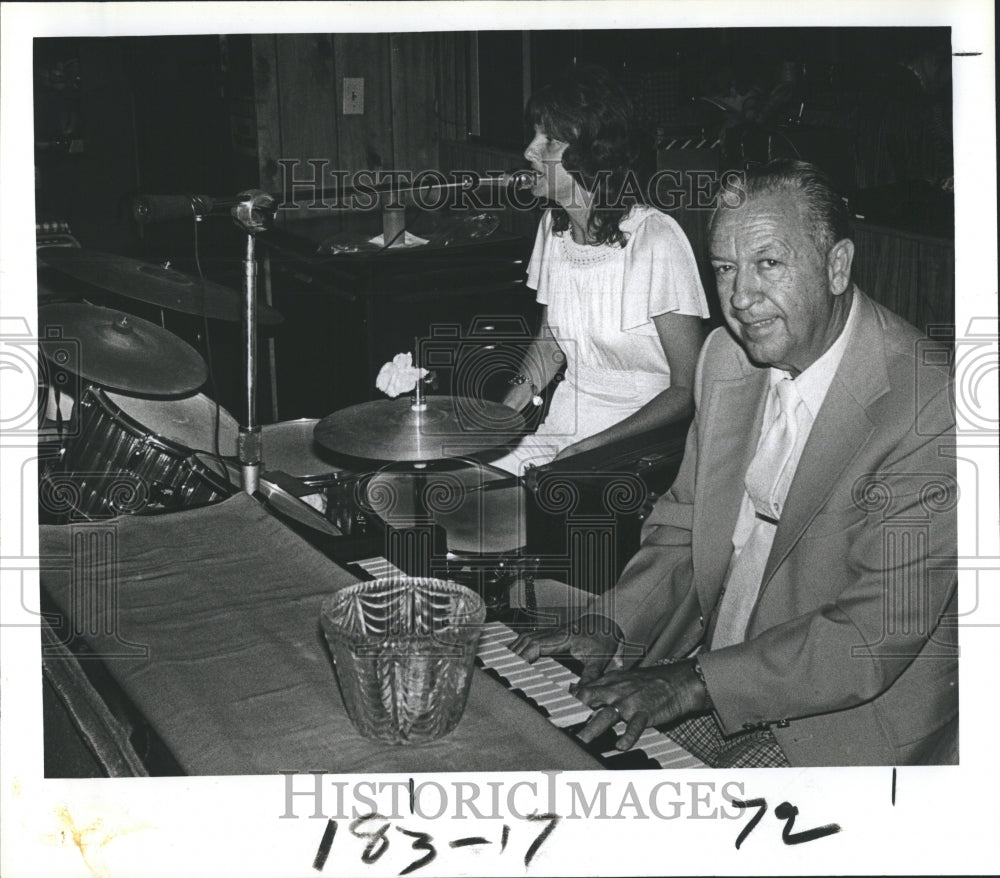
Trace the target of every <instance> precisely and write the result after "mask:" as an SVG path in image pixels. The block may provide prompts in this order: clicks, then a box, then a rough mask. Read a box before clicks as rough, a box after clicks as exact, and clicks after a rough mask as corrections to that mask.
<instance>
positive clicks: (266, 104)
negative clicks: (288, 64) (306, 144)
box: [250, 34, 283, 221]
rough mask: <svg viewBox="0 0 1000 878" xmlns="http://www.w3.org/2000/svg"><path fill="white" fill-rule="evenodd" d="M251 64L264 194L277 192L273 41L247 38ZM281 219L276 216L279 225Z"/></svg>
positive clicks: (257, 36)
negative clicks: (248, 39)
mask: <svg viewBox="0 0 1000 878" xmlns="http://www.w3.org/2000/svg"><path fill="white" fill-rule="evenodd" d="M250 48H251V54H252V64H253V97H254V105H255V109H256V113H257V159H258V167H259V180H258V185H259V186H260V188H261V189H263V190H264V191H265V192H278V191H279V190H280V188H281V174H280V171H281V168H280V167H279V166H278V159H279V158H281V157H282V155H283V152H282V147H281V101H280V99H279V97H278V56H277V37H276V36H275V35H273V34H254V35H253V36H251V38H250ZM280 219H281V215H280V214H279V221H280Z"/></svg>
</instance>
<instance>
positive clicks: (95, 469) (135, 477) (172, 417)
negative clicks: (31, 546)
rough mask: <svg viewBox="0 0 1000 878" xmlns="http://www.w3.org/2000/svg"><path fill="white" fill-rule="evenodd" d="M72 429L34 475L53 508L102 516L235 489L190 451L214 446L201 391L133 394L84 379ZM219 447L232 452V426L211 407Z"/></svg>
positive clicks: (204, 499)
mask: <svg viewBox="0 0 1000 878" xmlns="http://www.w3.org/2000/svg"><path fill="white" fill-rule="evenodd" d="M78 409H79V411H78V415H79V420H78V425H79V428H78V431H77V434H76V436H75V437H73V438H71V439H70V440H68V442H67V444H66V447H65V450H64V453H63V455H62V460H61V463H60V466H59V469H58V471H54V472H50V473H48V474H47V475H46V476H45V478H44V479H43V482H42V491H41V502H42V505H43V507H44V508H45V509H46V511H48V512H51V513H53V514H55V515H56V516H60V515H63V516H69V517H74V518H83V519H91V518H107V517H109V516H115V515H123V514H133V513H151V512H163V511H167V510H174V509H184V508H190V507H193V506H203V505H207V504H209V503H215V502H218V501H220V500H223V499H225V498H226V497H230V496H232V494H233V493H234V491H235V489H234V488H233V487H232V485H230V483H229V482H228V480H227V479H225V478H224V477H221V476H219V475H217V474H216V473H215V472H213V471H212V469H210V468H209V467H208V466H207V465H206V464H205V463H203V462H202V461H201V460H199V459H198V457H197V456H196V453H197V452H203V453H204V452H207V453H209V454H213V453H214V445H215V440H214V434H215V417H216V405H215V403H213V402H212V401H211V400H210V399H208V397H206V396H204V395H203V394H197V395H196V396H191V397H187V398H185V399H174V400H163V399H139V398H137V397H130V396H123V395H121V394H117V393H111V392H108V391H104V390H101V389H99V388H96V387H90V388H88V389H87V390H86V392H85V393H84V394H83V397H82V399H81V400H80V403H79V407H78ZM218 417H219V450H220V452H221V453H222V454H223V455H232V454H234V453H235V450H236V440H237V436H238V433H239V426H238V424H237V423H236V421H235V420H234V419H233V417H232V415H230V414H229V413H228V412H227V411H225V409H222V408H219V409H218Z"/></svg>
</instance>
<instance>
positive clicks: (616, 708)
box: [604, 704, 625, 721]
mask: <svg viewBox="0 0 1000 878" xmlns="http://www.w3.org/2000/svg"><path fill="white" fill-rule="evenodd" d="M604 706H605V707H608V708H610V709H611V710H613V711H614V712H615V713H616V714H617V715H618V719H620V720H623V721H624V719H625V717H624V715H623V714H622V709H621V708H620V707H619V706H618V705H617V704H605V705H604Z"/></svg>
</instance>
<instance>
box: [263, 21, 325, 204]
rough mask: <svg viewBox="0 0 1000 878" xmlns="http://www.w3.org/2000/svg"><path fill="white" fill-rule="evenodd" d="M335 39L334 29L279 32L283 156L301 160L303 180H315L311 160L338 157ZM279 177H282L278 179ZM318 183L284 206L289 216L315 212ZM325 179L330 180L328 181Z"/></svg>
mask: <svg viewBox="0 0 1000 878" xmlns="http://www.w3.org/2000/svg"><path fill="white" fill-rule="evenodd" d="M334 78H335V63H334V45H333V36H332V35H331V34H279V35H278V37H277V80H278V89H279V95H280V100H281V148H282V156H281V158H283V159H285V160H286V161H287V160H292V159H295V160H298V162H299V164H298V167H297V168H296V171H295V178H296V179H298V180H307V181H308V180H312V179H313V178H314V175H315V172H314V169H313V167H312V166H310V165H309V164H308V162H309V161H310V160H315V161H323V160H325V161H326V162H328V166H327V167H330V166H333V165H335V164H336V163H337V156H338V138H337V128H338V121H339V119H340V114H339V113H338V112H337V110H338V106H337V90H336V87H335V84H334ZM279 182H280V181H279ZM322 182H323V181H317V184H316V188H315V189H310V188H308V187H306V188H304V189H302V190H298V191H296V194H295V199H294V200H295V201H296V202H297V203H298V204H299V205H300V206H299V209H298V210H288V211H285V218H286V220H293V219H305V218H306V217H309V216H312V215H314V214H315V211H314V210H313V211H310V208H309V205H310V204H311V203H312V202H313V200H314V198H313V196H314V195H315V198H316V199H318V198H319V197H320V192H319V186H320V185H321V183H322ZM324 185H325V184H324Z"/></svg>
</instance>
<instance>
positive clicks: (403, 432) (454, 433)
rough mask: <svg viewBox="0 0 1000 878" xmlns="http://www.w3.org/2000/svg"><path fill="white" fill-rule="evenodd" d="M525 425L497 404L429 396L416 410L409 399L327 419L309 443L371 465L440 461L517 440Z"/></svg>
mask: <svg viewBox="0 0 1000 878" xmlns="http://www.w3.org/2000/svg"><path fill="white" fill-rule="evenodd" d="M523 433H524V419H523V418H522V417H521V416H520V415H519V414H518V413H517V412H515V411H514V410H513V409H511V408H508V407H507V406H505V405H501V404H500V403H497V402H489V401H486V400H477V399H469V398H466V397H460V396H428V397H425V398H424V405H423V407H422V408H420V409H419V410H418V409H417V407H416V406H414V404H413V402H412V400H411V399H410V398H408V397H400V398H398V399H384V400H376V401H375V402H364V403H361V404H360V405H355V406H351V407H349V408H346V409H342V410H341V411H339V412H334V413H333V414H332V415H327V416H326V417H325V418H323V420H321V421H320V422H319V423H318V424H317V425H316V430H315V432H314V434H313V435H314V438H315V439H316V441H317V442H318V443H319V444H320V445H322V446H323V447H324V448H328V449H330V450H331V451H335V452H338V453H339V454H347V455H350V456H351V457H362V458H369V459H373V460H408V461H419V460H439V459H442V458H448V457H461V456H463V455H467V454H474V453H476V452H478V451H484V450H486V449H488V448H496V447H497V446H498V445H506V444H508V443H509V442H513V441H515V440H516V439H519V438H520V437H521V436H522V435H523Z"/></svg>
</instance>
